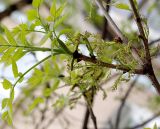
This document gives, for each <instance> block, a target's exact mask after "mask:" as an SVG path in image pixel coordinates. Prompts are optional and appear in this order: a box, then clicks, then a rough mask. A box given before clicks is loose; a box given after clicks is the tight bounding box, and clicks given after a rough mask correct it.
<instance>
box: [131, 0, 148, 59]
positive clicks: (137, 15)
mask: <svg viewBox="0 0 160 129" xmlns="http://www.w3.org/2000/svg"><path fill="white" fill-rule="evenodd" d="M129 2H130V5H131V7H132V10H133V13H134V16H135V20H136V23H137V26H138V30H139V33H140V38H142V40H143V45H144V48H145V55H146V58H147V59H148V60H149V59H150V58H151V57H150V52H149V47H148V39H147V38H146V36H145V33H144V30H143V25H142V20H141V17H140V15H139V13H138V11H137V9H136V6H135V3H134V1H133V0H129Z"/></svg>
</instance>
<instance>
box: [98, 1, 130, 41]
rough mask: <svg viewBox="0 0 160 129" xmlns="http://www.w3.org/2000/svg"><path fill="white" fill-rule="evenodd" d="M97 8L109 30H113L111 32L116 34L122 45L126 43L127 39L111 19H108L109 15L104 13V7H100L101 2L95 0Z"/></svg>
mask: <svg viewBox="0 0 160 129" xmlns="http://www.w3.org/2000/svg"><path fill="white" fill-rule="evenodd" d="M95 1H96V3H97V5H98V7H99V8H100V9H101V10H102V12H103V14H104V16H105V18H106V19H107V20H108V23H109V25H110V26H111V28H112V29H113V31H114V32H115V33H116V34H117V36H119V37H120V38H121V39H122V40H123V42H124V43H127V42H128V39H127V38H126V37H125V36H124V35H123V33H122V32H121V30H120V29H119V28H118V26H117V25H116V24H115V22H114V21H113V19H112V18H111V17H110V15H109V14H108V13H107V12H106V9H105V8H104V6H103V5H102V2H101V1H100V0H95Z"/></svg>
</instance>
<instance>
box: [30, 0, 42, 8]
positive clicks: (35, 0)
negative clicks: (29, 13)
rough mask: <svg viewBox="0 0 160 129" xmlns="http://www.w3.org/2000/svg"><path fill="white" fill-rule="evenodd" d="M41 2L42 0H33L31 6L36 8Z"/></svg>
mask: <svg viewBox="0 0 160 129" xmlns="http://www.w3.org/2000/svg"><path fill="white" fill-rule="evenodd" d="M42 3H43V0H33V1H32V6H33V7H35V8H38V7H39V6H40V5H41V4H42Z"/></svg>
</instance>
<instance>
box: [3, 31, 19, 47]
mask: <svg viewBox="0 0 160 129" xmlns="http://www.w3.org/2000/svg"><path fill="white" fill-rule="evenodd" d="M5 34H6V37H7V39H8V41H9V44H11V45H17V42H16V40H15V39H14V37H13V35H12V33H11V32H10V31H9V30H8V29H7V28H5Z"/></svg>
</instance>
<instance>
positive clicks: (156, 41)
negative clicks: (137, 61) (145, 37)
mask: <svg viewBox="0 0 160 129" xmlns="http://www.w3.org/2000/svg"><path fill="white" fill-rule="evenodd" d="M156 43H160V38H158V39H156V40H153V41H151V42H150V43H149V46H152V45H154V44H156Z"/></svg>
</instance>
